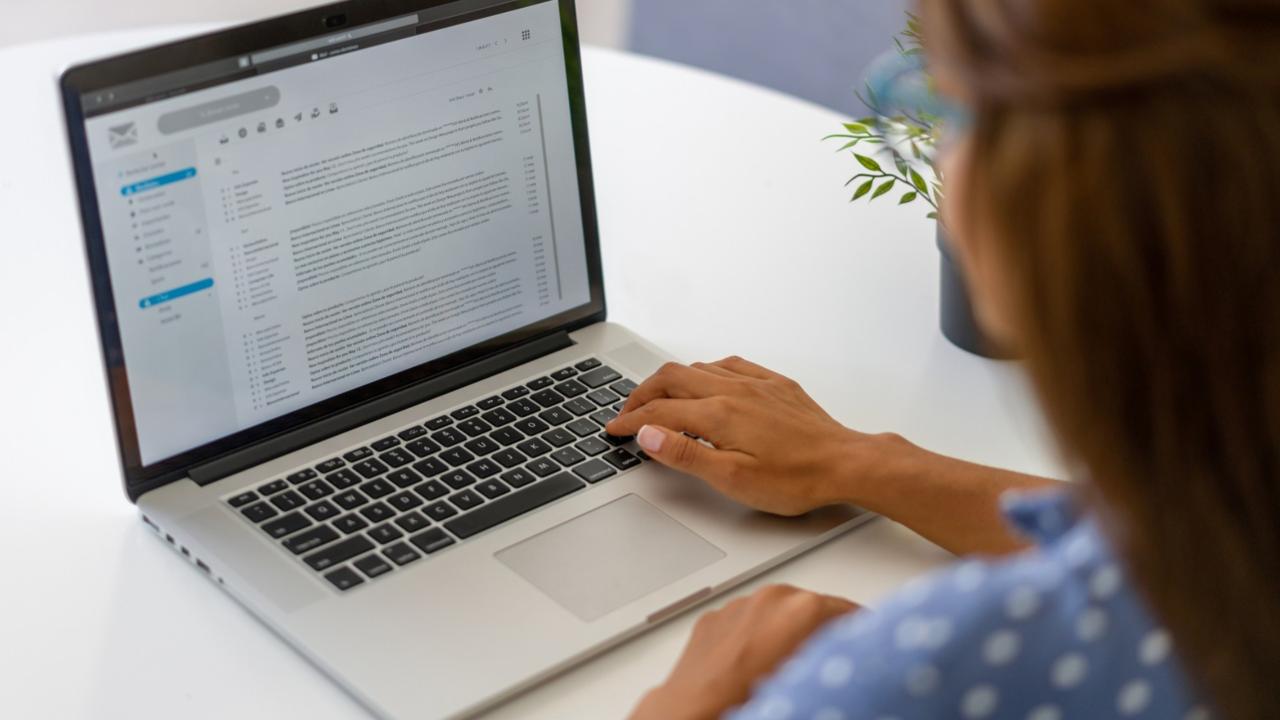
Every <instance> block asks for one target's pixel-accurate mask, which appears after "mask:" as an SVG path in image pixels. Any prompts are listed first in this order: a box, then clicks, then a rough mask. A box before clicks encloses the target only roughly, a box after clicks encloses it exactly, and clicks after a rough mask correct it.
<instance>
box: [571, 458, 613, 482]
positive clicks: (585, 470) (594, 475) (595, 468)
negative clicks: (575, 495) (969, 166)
mask: <svg viewBox="0 0 1280 720" xmlns="http://www.w3.org/2000/svg"><path fill="white" fill-rule="evenodd" d="M573 471H574V472H575V473H577V475H578V477H581V478H582V479H583V480H586V481H587V482H589V483H598V482H600V481H601V480H604V479H605V478H607V477H612V476H614V475H617V474H618V471H617V470H614V469H613V468H611V467H609V464H608V463H606V462H604V461H603V460H589V461H587V462H584V463H582V464H581V465H579V466H578V467H576V468H574V469H573Z"/></svg>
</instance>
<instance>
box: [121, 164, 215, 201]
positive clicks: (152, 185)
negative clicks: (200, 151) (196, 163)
mask: <svg viewBox="0 0 1280 720" xmlns="http://www.w3.org/2000/svg"><path fill="white" fill-rule="evenodd" d="M195 176H196V169H195V168H193V167H189V168H187V169H186V170H179V171H177V172H172V173H169V174H168V175H161V176H160V177H153V178H151V179H150V180H143V181H142V182H138V183H134V184H132V185H125V186H124V187H122V188H120V194H121V195H123V196H125V197H129V196H130V195H137V194H138V193H140V192H146V191H147V190H155V189H156V188H158V187H164V186H165V185H171V184H173V183H176V182H182V181H183V180H190V179H191V178H193V177H195Z"/></svg>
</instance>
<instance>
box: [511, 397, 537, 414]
mask: <svg viewBox="0 0 1280 720" xmlns="http://www.w3.org/2000/svg"><path fill="white" fill-rule="evenodd" d="M507 407H508V408H509V409H510V410H511V412H513V413H515V414H516V415H517V416H519V417H529V416H530V415H532V414H534V413H536V412H541V411H542V406H541V405H539V404H538V403H536V402H534V401H532V400H526V399H524V398H521V399H519V400H516V401H515V402H513V403H511V404H510V405H508V406H507Z"/></svg>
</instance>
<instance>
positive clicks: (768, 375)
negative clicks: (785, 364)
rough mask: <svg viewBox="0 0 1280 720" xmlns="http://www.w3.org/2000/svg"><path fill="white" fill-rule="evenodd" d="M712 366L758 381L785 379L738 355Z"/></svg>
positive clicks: (718, 361) (716, 362) (714, 363)
mask: <svg viewBox="0 0 1280 720" xmlns="http://www.w3.org/2000/svg"><path fill="white" fill-rule="evenodd" d="M711 364H712V365H716V366H718V367H722V368H724V369H725V370H730V371H732V372H736V373H738V374H739V375H746V376H747V377H752V378H755V379H757V380H778V379H782V378H783V377H785V376H783V375H781V374H779V373H776V372H774V371H772V370H770V369H769V368H767V367H764V366H763V365H757V364H755V363H753V362H751V361H750V360H744V359H742V358H740V357H738V356H737V355H730V356H729V357H727V358H725V359H723V360H717V361H715V362H713V363H711Z"/></svg>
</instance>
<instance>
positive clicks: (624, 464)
mask: <svg viewBox="0 0 1280 720" xmlns="http://www.w3.org/2000/svg"><path fill="white" fill-rule="evenodd" d="M604 459H605V460H607V461H608V462H609V464H610V465H612V466H614V467H616V468H618V469H619V470H630V469H631V468H633V467H635V466H637V465H639V464H640V458H638V457H636V456H635V455H632V454H631V453H629V452H627V451H626V450H623V449H622V448H618V449H617V450H614V451H613V452H611V453H609V454H608V455H605V456H604Z"/></svg>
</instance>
